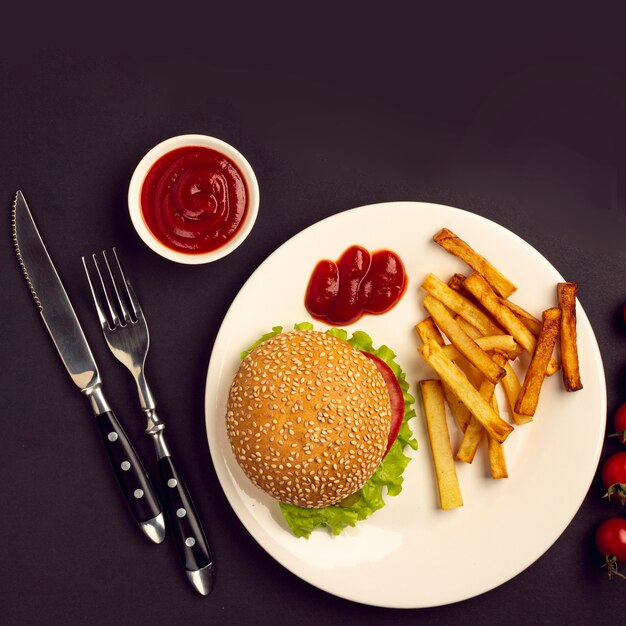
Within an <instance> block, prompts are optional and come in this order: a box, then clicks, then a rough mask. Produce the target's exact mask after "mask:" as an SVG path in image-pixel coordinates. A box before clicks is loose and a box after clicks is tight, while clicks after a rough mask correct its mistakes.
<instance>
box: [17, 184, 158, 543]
mask: <svg viewBox="0 0 626 626" xmlns="http://www.w3.org/2000/svg"><path fill="white" fill-rule="evenodd" d="M11 230H12V234H13V243H14V246H15V254H16V256H17V260H18V263H19V265H20V268H21V270H22V273H23V274H24V278H25V279H26V283H27V285H28V288H29V290H30V293H31V295H32V297H33V299H34V301H35V305H36V306H37V308H38V310H39V313H40V314H41V317H42V319H43V322H44V324H45V326H46V328H47V329H48V332H49V333H50V336H51V337H52V340H53V342H54V345H55V346H56V348H57V351H58V353H59V355H60V357H61V360H62V361H63V363H64V365H65V367H66V369H67V371H68V373H69V375H70V377H71V379H72V380H73V381H74V383H75V384H76V386H77V387H78V388H79V389H80V390H81V392H82V393H83V394H84V395H85V396H86V397H87V398H88V400H89V403H90V405H91V408H92V409H93V412H94V414H95V415H96V421H97V423H98V427H99V431H100V434H101V436H102V440H103V442H104V445H105V448H106V451H107V454H108V456H109V460H110V461H111V465H112V467H113V470H114V472H115V475H116V477H117V479H118V482H119V484H120V487H121V489H122V492H123V493H124V496H125V498H126V501H127V503H128V505H129V507H130V509H131V512H132V513H133V516H134V518H135V520H136V521H137V523H138V524H139V526H140V528H141V530H142V531H143V532H144V533H145V534H146V535H147V536H148V537H149V538H150V539H151V540H152V541H154V542H155V543H160V542H161V541H163V539H164V537H165V523H164V517H163V513H162V511H161V506H160V504H159V501H158V499H157V496H156V494H155V492H154V489H153V487H152V484H151V482H150V479H149V478H148V475H147V474H146V471H145V469H144V467H143V465H142V463H141V461H140V459H139V457H138V456H137V453H136V452H135V449H134V448H133V446H132V444H131V442H130V440H129V439H128V436H127V435H126V433H125V431H124V429H123V428H122V426H121V425H120V423H119V422H118V420H117V418H116V417H115V414H114V413H113V411H112V410H111V407H110V406H109V404H108V402H107V400H106V398H105V396H104V394H103V392H102V382H101V380H100V374H99V372H98V367H97V365H96V362H95V360H94V358H93V354H92V352H91V349H90V348H89V344H88V343H87V339H86V337H85V334H84V333H83V329H82V328H81V326H80V323H79V321H78V318H77V317H76V313H75V312H74V308H73V307H72V304H71V302H70V299H69V297H68V295H67V292H66V291H65V288H64V287H63V283H62V282H61V279H60V278H59V275H58V273H57V271H56V268H55V267H54V264H53V263H52V259H51V258H50V255H49V254H48V251H47V249H46V246H45V245H44V242H43V240H42V238H41V235H40V234H39V231H38V229H37V226H36V225H35V221H34V219H33V216H32V214H31V212H30V209H29V208H28V204H27V203H26V198H24V194H23V193H22V192H21V191H18V192H17V193H16V194H15V200H14V201H13V208H12V212H11Z"/></svg>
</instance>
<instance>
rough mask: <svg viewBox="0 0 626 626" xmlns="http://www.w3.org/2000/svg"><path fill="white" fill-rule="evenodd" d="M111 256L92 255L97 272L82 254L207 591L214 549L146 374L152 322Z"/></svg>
mask: <svg viewBox="0 0 626 626" xmlns="http://www.w3.org/2000/svg"><path fill="white" fill-rule="evenodd" d="M110 256H111V257H112V258H111V259H110V258H109V255H107V254H106V252H103V253H102V257H103V260H104V263H103V264H101V263H98V259H97V257H96V255H95V254H94V255H92V262H93V268H94V270H95V274H94V273H93V271H90V269H89V267H88V264H87V261H86V259H85V257H83V265H84V267H85V273H86V274H87V280H88V281H89V286H90V288H91V293H92V296H93V300H94V303H95V305H96V311H97V314H98V319H99V320H100V325H101V326H102V332H103V334H104V338H105V339H106V342H107V344H108V346H109V348H110V349H111V352H112V353H113V354H114V356H115V357H116V358H117V359H118V360H119V361H120V362H121V363H122V364H124V365H125V366H126V367H127V368H128V369H129V370H130V372H131V373H132V375H133V377H134V379H135V382H136V384H137V391H138V393H139V402H140V404H141V408H142V410H143V412H144V414H145V416H146V418H147V426H146V434H148V435H149V436H150V437H151V438H152V440H153V442H154V446H155V451H156V454H157V458H158V465H159V471H160V476H161V489H162V493H163V497H164V502H165V508H166V510H167V517H168V525H169V527H170V528H171V529H172V530H173V532H174V535H175V537H176V543H177V546H178V551H179V555H180V558H181V560H182V562H183V564H184V567H185V572H186V574H187V577H188V579H189V581H190V582H191V583H192V585H193V586H194V588H195V589H196V590H197V591H198V592H199V593H201V594H202V595H208V594H209V593H210V592H211V589H212V588H213V582H214V576H215V570H214V565H213V558H212V556H211V551H210V549H209V545H208V543H207V540H206V537H205V534H204V531H203V529H202V524H201V523H200V520H199V518H198V515H197V513H196V510H195V507H194V505H193V502H192V500H191V497H190V495H189V492H188V490H187V487H186V486H185V482H184V481H183V478H182V476H181V474H180V470H179V469H178V468H177V465H176V463H175V461H174V459H173V457H172V454H171V452H170V449H169V448H168V446H167V444H166V442H165V438H164V433H163V430H164V428H165V424H164V423H163V420H162V419H161V418H160V417H159V416H158V414H157V411H156V402H155V400H154V396H153V395H152V391H151V390H150V387H149V386H148V383H147V381H146V377H145V374H144V367H145V361H146V356H147V354H148V349H149V346H150V335H149V333H148V326H147V324H146V320H145V317H144V314H143V311H142V310H141V306H140V305H139V300H138V299H137V296H136V294H135V291H134V290H133V287H132V285H131V284H130V281H128V280H127V279H126V277H125V275H124V272H123V270H122V267H121V264H120V262H119V259H118V256H117V252H116V250H115V248H113V254H112V255H110ZM101 266H102V267H101ZM92 275H94V278H93V279H92ZM96 275H97V279H96V278H95V276H96Z"/></svg>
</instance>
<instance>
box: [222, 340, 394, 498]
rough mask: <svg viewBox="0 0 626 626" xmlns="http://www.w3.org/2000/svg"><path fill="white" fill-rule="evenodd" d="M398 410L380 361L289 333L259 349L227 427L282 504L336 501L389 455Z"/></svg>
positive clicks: (243, 457)
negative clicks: (393, 416)
mask: <svg viewBox="0 0 626 626" xmlns="http://www.w3.org/2000/svg"><path fill="white" fill-rule="evenodd" d="M390 420H391V408H390V401H389V393H388V391H387V387H386V385H385V382H384V380H383V378H382V376H381V375H380V374H379V372H378V370H377V368H376V366H375V364H374V363H373V362H372V361H371V360H370V359H368V358H367V357H365V356H363V354H362V353H361V352H360V351H359V350H357V349H356V348H353V347H352V346H350V345H348V344H347V343H346V342H345V341H341V340H340V339H337V338H336V337H332V336H331V335H327V334H326V333H322V332H316V331H290V332H285V333H280V334H279V335H276V336H275V337H272V338H271V339H268V340H266V341H264V342H263V343H262V344H260V345H259V346H257V347H256V348H255V349H254V350H252V352H250V354H248V356H246V358H245V359H243V361H242V362H241V365H240V367H239V370H238V371H237V374H236V375H235V378H234V380H233V382H232V385H231V388H230V394H229V398H228V406H227V411H226V429H227V432H228V438H229V440H230V444H231V446H232V449H233V452H234V454H235V457H236V459H237V461H238V463H239V465H240V466H241V468H242V469H243V471H244V472H245V474H246V475H247V476H248V477H249V478H250V480H252V482H253V483H254V484H255V485H257V486H258V487H260V488H261V489H263V490H264V491H266V492H267V493H269V494H270V495H271V496H273V497H274V498H276V499H277V500H279V501H281V502H285V503H288V504H295V505H297V506H303V507H308V508H319V507H323V506H328V505H330V504H336V503H337V502H340V501H341V500H343V499H344V498H346V497H347V496H349V495H351V494H353V493H355V492H356V491H358V490H359V489H360V488H361V487H362V486H363V484H364V483H365V482H366V481H367V480H368V479H369V478H370V476H371V475H372V474H373V473H374V471H375V470H376V468H377V467H378V465H379V463H380V461H381V460H382V457H383V455H384V452H385V449H386V445H387V437H388V435H389V426H390Z"/></svg>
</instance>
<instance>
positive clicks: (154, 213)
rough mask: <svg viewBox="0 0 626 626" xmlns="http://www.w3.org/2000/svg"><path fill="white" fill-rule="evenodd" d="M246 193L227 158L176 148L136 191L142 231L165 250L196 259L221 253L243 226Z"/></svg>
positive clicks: (191, 148)
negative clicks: (139, 204) (138, 198)
mask: <svg viewBox="0 0 626 626" xmlns="http://www.w3.org/2000/svg"><path fill="white" fill-rule="evenodd" d="M247 210H248V190H247V188H246V183H245V180H244V177H243V175H242V174H241V172H240V171H239V169H238V168H237V166H236V165H235V163H233V161H231V160H230V159H229V158H228V157H227V156H225V155H224V154H222V153H221V152H217V151H216V150H212V149H211V148H204V147H201V146H188V147H184V148H177V149H176V150H172V151H171V152H168V153H167V154H165V155H163V156H162V157H161V158H160V159H158V160H157V161H156V162H155V163H154V165H153V166H152V167H151V168H150V170H149V172H148V174H147V176H146V178H145V180H144V182H143V185H142V188H141V212H142V215H143V219H144V220H145V222H146V225H147V227H148V228H149V229H150V231H152V233H153V235H154V236H155V237H156V238H157V239H158V240H159V241H160V242H161V243H163V244H164V245H166V246H167V247H169V248H172V249H173V250H178V251H179V252H187V253H190V254H200V253H203V252H210V251H212V250H216V249H217V248H220V247H221V246H223V245H224V244H225V243H227V242H228V241H229V240H230V239H232V238H233V237H234V235H235V234H236V233H237V231H238V230H239V228H240V227H241V226H242V225H243V222H244V220H245V217H246V213H247Z"/></svg>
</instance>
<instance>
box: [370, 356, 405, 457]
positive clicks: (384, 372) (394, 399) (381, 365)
mask: <svg viewBox="0 0 626 626" xmlns="http://www.w3.org/2000/svg"><path fill="white" fill-rule="evenodd" d="M363 354H364V355H365V356H366V357H367V358H369V359H371V360H372V361H373V362H374V365H376V367H377V369H378V371H379V372H380V374H381V376H382V377H383V380H384V381H385V384H386V385H387V390H388V391H389V400H390V403H391V426H390V427H389V438H388V439H387V448H386V450H385V454H384V455H383V456H386V454H387V452H389V448H391V446H392V445H393V442H394V441H395V440H396V437H397V436H398V433H399V432H400V426H401V425H402V420H403V419H404V396H403V395H402V389H400V383H399V382H398V379H397V378H396V375H395V374H394V373H393V370H392V369H391V368H390V367H389V366H388V365H387V363H385V362H384V361H383V360H382V359H380V358H378V357H377V356H375V355H373V354H370V353H369V352H363Z"/></svg>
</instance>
